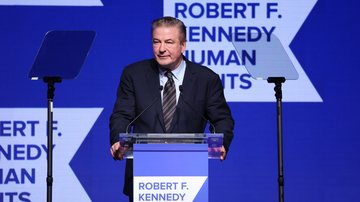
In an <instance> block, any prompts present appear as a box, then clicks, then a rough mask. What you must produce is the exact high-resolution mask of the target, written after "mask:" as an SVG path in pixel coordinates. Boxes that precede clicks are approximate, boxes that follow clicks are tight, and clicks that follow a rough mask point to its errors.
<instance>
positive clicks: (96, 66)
mask: <svg viewBox="0 0 360 202" xmlns="http://www.w3.org/2000/svg"><path fill="white" fill-rule="evenodd" d="M102 2H103V4H104V7H46V6H45V7H28V6H0V68H1V73H0V80H1V84H0V91H1V94H0V107H2V108H11V107H16V108H20V107H46V106H47V101H46V85H45V84H43V83H42V82H36V81H30V80H29V79H28V78H27V76H28V72H29V70H30V68H31V66H32V64H33V61H34V58H35V56H36V53H37V50H38V48H39V45H40V44H41V41H42V38H43V36H44V34H45V33H46V32H47V31H48V30H55V29H60V30H61V29H66V30H69V29H87V30H88V29H91V30H95V31H96V32H97V37H96V39H95V42H94V44H93V47H92V50H91V52H90V54H89V56H88V58H87V61H86V63H85V65H84V67H83V69H82V71H81V73H80V75H79V76H78V78H77V79H75V80H66V81H64V82H63V83H61V84H59V85H57V86H56V92H55V104H54V107H103V108H104V110H103V112H102V114H101V115H100V117H99V119H98V120H97V122H96V123H95V125H94V126H93V128H92V130H91V131H90V133H89V135H88V136H87V138H86V139H85V141H84V142H83V144H82V145H81V147H80V148H79V150H78V151H77V153H76V155H75V156H74V158H73V159H72V161H71V163H70V166H71V167H72V169H73V170H74V172H75V174H76V176H77V177H78V179H79V181H80V182H81V184H82V185H83V187H84V188H85V190H86V192H87V193H88V195H89V196H90V198H91V199H92V201H98V202H102V201H126V198H125V197H124V196H123V195H122V186H123V175H124V162H115V161H114V160H113V159H112V158H111V157H110V155H109V138H108V136H109V135H108V133H109V130H108V120H109V116H110V114H111V111H112V106H113V103H114V100H115V92H116V88H117V85H118V81H119V77H120V74H121V71H122V68H123V67H124V66H125V65H127V64H129V63H132V62H135V61H137V60H140V59H144V58H151V57H152V51H151V41H150V23H151V21H152V20H153V19H154V18H157V17H160V16H162V15H163V13H162V12H163V5H162V1H150V0H148V1H145V0H133V1H115V0H103V1H102ZM359 6H360V3H359V2H358V1H355V0H348V1H336V0H327V1H325V0H319V1H318V2H317V4H316V5H315V7H314V9H313V10H312V12H311V13H310V15H309V17H308V18H307V20H306V21H305V23H304V24H303V26H302V28H301V29H300V31H299V32H298V34H297V35H296V37H295V38H294V40H293V42H292V43H291V46H290V47H291V49H292V50H293V51H294V53H295V55H296V57H297V59H298V60H299V62H300V63H301V65H302V67H303V68H304V70H305V72H306V73H307V75H308V76H309V78H310V80H311V81H312V82H313V84H314V86H315V88H316V89H317V91H318V92H319V94H320V95H321V97H322V99H323V100H324V102H323V103H284V105H283V117H284V121H283V124H284V164H285V199H286V201H292V202H304V201H306V202H319V201H323V202H335V201H339V202H340V201H341V202H344V201H346V202H357V201H360V192H359V190H360V172H359V171H360V136H359V132H358V131H360V130H359V129H360V127H359V125H360V122H359V118H358V115H359V113H360V107H359V103H358V100H359V97H360V96H359V92H360V89H359V88H360V85H359V83H358V82H359V81H358V80H357V79H356V78H357V76H356V75H359V74H360V70H359V51H358V48H359V45H360V43H359V42H360V41H359V36H360V31H359V28H358V22H357V21H358V19H359V11H358V8H359ZM284 85H286V83H285V84H284ZM270 87H271V88H272V86H269V88H270ZM294 90H295V91H296V89H294ZM284 96H286V95H284ZM274 99H275V98H274ZM230 107H231V109H232V112H233V115H234V118H235V121H236V127H235V138H234V140H233V143H232V145H231V148H230V153H229V155H228V158H227V160H226V161H224V162H218V161H210V164H209V167H210V170H209V176H210V180H209V190H210V196H209V198H210V201H212V202H228V201H229V202H232V201H244V202H264V201H266V202H275V201H278V192H277V189H278V186H277V146H276V106H275V103H230ZM55 169H56V168H55ZM54 186H56V184H55V185H54Z"/></svg>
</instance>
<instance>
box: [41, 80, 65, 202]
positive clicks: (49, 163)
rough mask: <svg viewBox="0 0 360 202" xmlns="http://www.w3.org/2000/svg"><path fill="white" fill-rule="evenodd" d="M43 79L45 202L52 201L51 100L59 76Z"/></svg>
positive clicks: (59, 81)
mask: <svg viewBox="0 0 360 202" xmlns="http://www.w3.org/2000/svg"><path fill="white" fill-rule="evenodd" d="M43 81H44V82H45V83H47V85H48V91H47V99H48V108H47V119H48V120H47V153H48V155H47V177H46V184H47V202H51V201H52V184H53V177H52V171H53V165H52V163H53V153H52V151H53V100H54V91H55V83H61V78H60V77H44V78H43Z"/></svg>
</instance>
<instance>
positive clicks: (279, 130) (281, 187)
mask: <svg viewBox="0 0 360 202" xmlns="http://www.w3.org/2000/svg"><path fill="white" fill-rule="evenodd" d="M267 81H268V83H274V84H275V87H274V91H275V97H276V111H277V140H278V141H277V143H278V183H279V202H284V165H283V141H282V90H281V84H282V83H284V82H285V78H284V77H269V78H268V79H267Z"/></svg>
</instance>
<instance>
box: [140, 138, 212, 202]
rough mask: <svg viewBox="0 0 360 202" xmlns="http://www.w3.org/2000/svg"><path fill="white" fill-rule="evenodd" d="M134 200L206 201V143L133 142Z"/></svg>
mask: <svg viewBox="0 0 360 202" xmlns="http://www.w3.org/2000/svg"><path fill="white" fill-rule="evenodd" d="M133 149H134V150H133V157H134V201H139V202H140V201H188V202H190V201H194V202H206V201H208V144H134V146H133Z"/></svg>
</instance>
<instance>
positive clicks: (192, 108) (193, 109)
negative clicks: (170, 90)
mask: <svg viewBox="0 0 360 202" xmlns="http://www.w3.org/2000/svg"><path fill="white" fill-rule="evenodd" d="M179 90H180V97H183V96H181V94H183V87H182V85H180V86H179ZM179 99H180V98H179ZM182 100H183V101H184V102H185V104H187V105H188V106H189V107H190V109H191V110H192V111H194V112H195V113H196V114H197V115H199V116H200V117H201V118H202V119H203V120H205V122H209V124H210V126H211V128H212V129H213V130H214V131H213V133H214V134H215V133H216V132H215V126H214V124H212V123H211V122H210V121H209V120H208V119H207V118H205V117H204V116H203V115H202V114H201V113H199V112H198V111H197V110H196V109H195V108H194V107H193V106H192V105H191V104H190V103H188V102H187V101H186V100H185V99H184V98H182Z"/></svg>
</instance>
